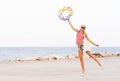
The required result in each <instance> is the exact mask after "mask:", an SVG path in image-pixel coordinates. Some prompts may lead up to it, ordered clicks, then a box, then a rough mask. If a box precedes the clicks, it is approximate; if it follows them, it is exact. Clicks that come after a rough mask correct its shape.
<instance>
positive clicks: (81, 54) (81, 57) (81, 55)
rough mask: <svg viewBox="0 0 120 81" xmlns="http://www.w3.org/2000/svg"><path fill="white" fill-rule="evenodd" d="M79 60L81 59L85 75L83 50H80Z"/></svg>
mask: <svg viewBox="0 0 120 81" xmlns="http://www.w3.org/2000/svg"><path fill="white" fill-rule="evenodd" d="M78 54H79V58H80V63H81V68H82V74H84V73H85V68H84V60H83V50H82V49H81V50H78Z"/></svg>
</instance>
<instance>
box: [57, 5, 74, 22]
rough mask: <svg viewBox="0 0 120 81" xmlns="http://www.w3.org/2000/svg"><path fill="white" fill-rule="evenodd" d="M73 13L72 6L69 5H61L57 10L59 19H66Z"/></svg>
mask: <svg viewBox="0 0 120 81" xmlns="http://www.w3.org/2000/svg"><path fill="white" fill-rule="evenodd" d="M72 15H73V11H72V8H71V7H69V6H64V7H62V8H61V9H60V10H59V12H58V16H59V18H60V19H61V20H63V21H66V20H68V19H69V18H70V17H71V16H72Z"/></svg>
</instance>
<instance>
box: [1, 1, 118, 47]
mask: <svg viewBox="0 0 120 81" xmlns="http://www.w3.org/2000/svg"><path fill="white" fill-rule="evenodd" d="M119 4H120V1H119V0H0V47H42V46H45V47H46V46H47V47H48V46H53V47H54V46H76V44H75V40H76V32H74V31H73V30H72V29H71V28H70V26H69V24H68V22H67V21H62V20H60V19H59V17H58V11H59V10H60V8H62V7H63V6H70V7H71V8H72V10H73V15H72V16H71V18H70V19H71V22H72V24H73V25H74V27H75V28H77V29H79V28H80V25H82V24H85V25H86V33H87V34H88V36H89V38H90V39H91V40H92V41H93V42H95V43H97V44H99V45H100V46H120V38H119V35H120V30H119V27H120V5H119Z"/></svg>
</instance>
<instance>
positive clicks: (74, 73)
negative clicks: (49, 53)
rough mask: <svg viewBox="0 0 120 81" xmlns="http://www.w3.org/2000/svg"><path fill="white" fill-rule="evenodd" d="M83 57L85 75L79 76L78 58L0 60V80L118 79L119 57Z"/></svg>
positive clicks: (89, 80)
mask: <svg viewBox="0 0 120 81" xmlns="http://www.w3.org/2000/svg"><path fill="white" fill-rule="evenodd" d="M98 60H99V61H100V62H101V63H102V64H103V67H104V68H103V69H100V68H99V67H98V65H97V63H96V62H95V61H93V60H92V59H89V58H85V68H86V75H85V76H81V67H80V63H79V59H73V60H70V59H69V60H45V61H22V62H0V81H120V57H105V58H98Z"/></svg>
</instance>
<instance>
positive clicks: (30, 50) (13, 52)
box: [0, 47, 120, 61]
mask: <svg viewBox="0 0 120 81" xmlns="http://www.w3.org/2000/svg"><path fill="white" fill-rule="evenodd" d="M91 52H92V53H110V54H117V53H120V47H93V48H92V50H91ZM74 54H77V47H0V61H4V60H13V59H25V58H27V57H45V56H49V55H59V56H66V55H74Z"/></svg>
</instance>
